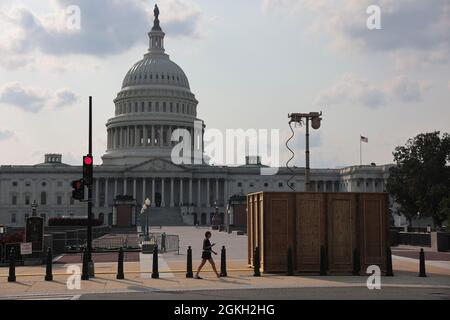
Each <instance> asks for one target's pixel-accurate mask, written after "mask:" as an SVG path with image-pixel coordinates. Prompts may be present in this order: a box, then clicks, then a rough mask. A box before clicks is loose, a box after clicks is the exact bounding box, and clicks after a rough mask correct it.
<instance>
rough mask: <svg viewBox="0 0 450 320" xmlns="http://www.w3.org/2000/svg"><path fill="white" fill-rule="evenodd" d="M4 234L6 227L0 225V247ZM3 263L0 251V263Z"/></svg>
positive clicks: (0, 251)
mask: <svg viewBox="0 0 450 320" xmlns="http://www.w3.org/2000/svg"><path fill="white" fill-rule="evenodd" d="M5 233H6V227H5V226H4V225H2V224H0V246H2V245H3V244H2V242H3V235H4V234H5ZM2 261H3V250H0V262H2Z"/></svg>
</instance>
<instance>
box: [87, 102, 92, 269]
mask: <svg viewBox="0 0 450 320" xmlns="http://www.w3.org/2000/svg"><path fill="white" fill-rule="evenodd" d="M89 155H90V156H92V97H89ZM87 187H88V224H87V254H88V261H89V276H91V277H93V276H94V263H93V262H92V183H90V184H88V186H87Z"/></svg>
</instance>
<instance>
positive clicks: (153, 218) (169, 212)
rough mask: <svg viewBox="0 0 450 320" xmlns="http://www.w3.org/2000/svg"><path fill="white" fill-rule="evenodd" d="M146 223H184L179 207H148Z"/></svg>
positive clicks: (163, 224)
mask: <svg viewBox="0 0 450 320" xmlns="http://www.w3.org/2000/svg"><path fill="white" fill-rule="evenodd" d="M148 223H149V225H150V227H156V226H163V227H172V226H185V225H186V224H185V223H184V222H183V217H182V216H181V212H180V209H179V208H150V214H149V219H148Z"/></svg>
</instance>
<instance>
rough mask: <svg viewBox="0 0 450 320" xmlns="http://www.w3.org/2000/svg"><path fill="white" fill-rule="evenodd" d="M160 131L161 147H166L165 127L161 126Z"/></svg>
mask: <svg viewBox="0 0 450 320" xmlns="http://www.w3.org/2000/svg"><path fill="white" fill-rule="evenodd" d="M160 130H161V131H160V133H159V146H160V147H163V146H164V144H163V142H164V126H161V128H160Z"/></svg>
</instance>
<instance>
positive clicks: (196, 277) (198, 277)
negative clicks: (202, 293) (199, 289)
mask: <svg viewBox="0 0 450 320" xmlns="http://www.w3.org/2000/svg"><path fill="white" fill-rule="evenodd" d="M194 278H195V279H198V280H202V279H203V278H202V277H200V276H195V277H194Z"/></svg>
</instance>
